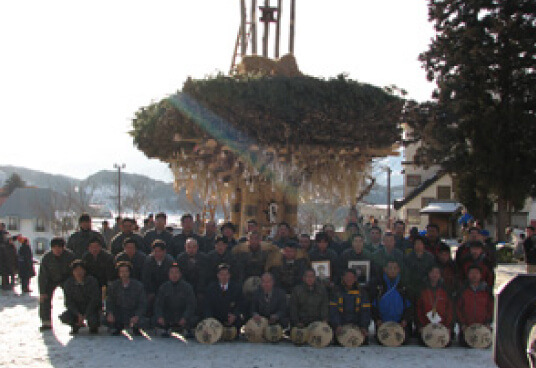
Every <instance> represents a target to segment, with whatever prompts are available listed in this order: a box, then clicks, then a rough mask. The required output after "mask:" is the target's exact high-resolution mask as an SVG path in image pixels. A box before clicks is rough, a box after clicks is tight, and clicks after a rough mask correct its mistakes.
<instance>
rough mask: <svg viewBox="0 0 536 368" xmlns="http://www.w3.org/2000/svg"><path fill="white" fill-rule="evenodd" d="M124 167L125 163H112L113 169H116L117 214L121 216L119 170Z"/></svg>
mask: <svg viewBox="0 0 536 368" xmlns="http://www.w3.org/2000/svg"><path fill="white" fill-rule="evenodd" d="M125 167H126V165H125V164H114V169H117V216H119V217H121V170H122V169H124V168H125Z"/></svg>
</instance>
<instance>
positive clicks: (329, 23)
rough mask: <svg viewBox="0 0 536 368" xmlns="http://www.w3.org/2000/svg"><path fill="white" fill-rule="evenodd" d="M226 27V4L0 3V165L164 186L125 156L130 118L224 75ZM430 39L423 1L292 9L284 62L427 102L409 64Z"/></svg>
mask: <svg viewBox="0 0 536 368" xmlns="http://www.w3.org/2000/svg"><path fill="white" fill-rule="evenodd" d="M260 2H262V0H261V1H259V3H260ZM271 2H272V4H273V5H275V3H276V1H275V0H271ZM248 3H249V1H248ZM284 3H286V6H287V7H286V8H284V12H283V17H285V16H286V17H288V15H289V8H288V3H289V1H288V0H285V1H284ZM238 26H239V1H238V0H189V1H187V0H173V1H164V0H151V1H136V0H129V1H121V0H114V1H109V0H108V1H101V0H92V1H72V0H68V1H54V0H47V1H42V0H38V1H32V0H27V1H26V0H20V1H2V2H0V34H1V36H0V50H1V51H0V127H1V130H2V133H1V136H2V142H1V143H0V164H2V165H14V166H24V167H27V168H31V169H35V170H41V171H45V172H50V173H54V174H64V175H69V176H73V177H76V178H79V179H83V178H85V177H87V176H88V175H90V174H92V173H94V172H97V171H99V170H113V165H114V163H125V164H126V169H125V171H126V172H132V173H140V174H144V175H148V176H151V177H153V178H154V179H160V180H164V181H171V180H172V179H173V177H172V174H171V172H170V170H169V169H168V167H167V165H166V164H164V163H161V162H159V161H158V160H149V159H148V158H146V157H145V156H144V154H143V153H141V152H140V151H138V150H137V149H136V148H135V147H134V145H133V141H132V138H131V137H130V136H129V135H128V131H129V130H130V129H131V119H132V117H133V116H134V113H135V112H136V111H137V110H138V109H139V108H140V107H141V106H145V105H148V104H149V103H151V102H152V101H157V100H160V99H162V98H164V97H166V96H168V95H170V94H173V93H175V92H176V91H178V90H180V89H181V86H182V84H183V82H184V81H185V80H186V78H187V77H188V76H192V77H194V78H203V77H204V76H206V75H213V74H215V73H217V72H218V71H221V72H224V73H226V72H228V70H229V67H230V63H231V58H232V54H233V49H234V44H235V40H236V35H237V31H238ZM286 28H287V27H284V33H283V36H282V38H283V42H282V51H285V50H286V49H287V37H288V36H287V33H286V32H287V29H286ZM433 35H434V33H433V27H432V25H431V24H430V23H428V15H427V6H426V1H425V0H406V1H400V0H375V1H365V0H331V1H326V0H324V1H320V0H297V18H296V47H295V55H296V58H297V61H298V64H299V67H300V69H301V71H302V72H304V73H306V74H309V75H313V76H317V77H334V76H336V75H338V74H340V73H347V74H348V75H349V76H350V77H351V78H352V79H356V80H359V81H361V82H366V83H371V84H374V85H377V86H386V85H391V84H394V85H397V86H398V87H401V88H404V89H406V90H407V91H408V92H409V97H410V98H413V99H416V100H418V101H424V100H428V99H429V97H430V95H431V92H432V89H433V85H432V84H430V83H428V82H427V81H426V78H425V72H424V70H423V69H422V68H421V65H420V63H419V61H418V60H417V57H418V54H419V53H420V52H423V51H425V50H426V49H427V47H428V45H429V43H430V40H431V38H432V37H433ZM259 44H260V40H259ZM282 53H283V54H284V53H285V52H282ZM392 161H393V160H389V161H388V162H392ZM394 161H396V160H394ZM394 161H393V162H394ZM396 175H398V176H399V174H397V173H395V176H396ZM396 181H397V180H396V179H395V182H396Z"/></svg>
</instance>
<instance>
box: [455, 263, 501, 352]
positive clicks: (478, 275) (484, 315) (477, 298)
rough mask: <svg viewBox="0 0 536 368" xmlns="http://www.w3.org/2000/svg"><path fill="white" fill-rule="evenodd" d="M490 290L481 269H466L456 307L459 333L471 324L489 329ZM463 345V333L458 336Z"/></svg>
mask: <svg viewBox="0 0 536 368" xmlns="http://www.w3.org/2000/svg"><path fill="white" fill-rule="evenodd" d="M493 306H494V304H493V295H492V289H491V288H490V286H489V285H487V284H486V282H485V281H484V280H483V279H482V271H481V268H480V267H479V266H477V265H470V266H469V267H468V269H467V281H466V283H465V285H464V287H463V288H462V289H461V291H460V293H459V296H458V301H457V305H456V317H457V320H458V323H459V325H460V331H462V332H463V331H465V329H466V328H467V327H468V326H470V325H472V324H476V323H478V324H482V325H485V326H488V327H491V322H492V320H493ZM459 337H460V341H462V343H463V333H460V335H459Z"/></svg>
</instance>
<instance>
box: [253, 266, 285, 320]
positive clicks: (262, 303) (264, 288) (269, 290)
mask: <svg viewBox="0 0 536 368" xmlns="http://www.w3.org/2000/svg"><path fill="white" fill-rule="evenodd" d="M274 284H275V280H274V276H273V275H272V274H271V273H269V272H266V273H264V274H263V275H262V277H261V287H260V288H259V289H258V290H257V291H256V292H255V293H254V294H253V301H252V303H251V316H252V318H253V319H254V320H256V321H259V320H260V319H261V317H264V318H266V319H267V320H268V324H271V325H274V324H278V325H280V326H281V327H282V328H283V329H284V328H286V327H287V326H288V315H287V309H288V306H287V295H286V294H285V291H283V289H280V288H278V287H275V286H274Z"/></svg>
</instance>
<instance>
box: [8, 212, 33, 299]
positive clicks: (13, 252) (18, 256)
mask: <svg viewBox="0 0 536 368" xmlns="http://www.w3.org/2000/svg"><path fill="white" fill-rule="evenodd" d="M0 275H1V277H2V290H12V289H13V287H14V286H15V277H16V276H17V275H18V277H19V281H20V284H21V289H22V292H23V293H30V292H31V290H30V280H31V278H32V277H34V276H35V269H34V262H33V253H32V248H31V246H30V242H29V240H28V238H25V237H23V236H20V235H15V236H12V235H10V234H9V232H8V231H7V230H6V224H4V223H0Z"/></svg>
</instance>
